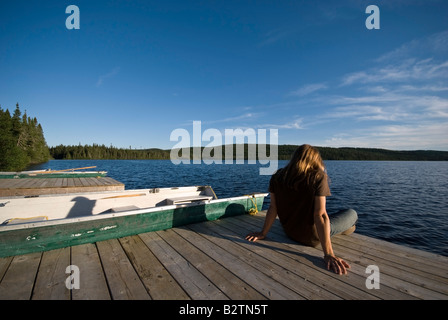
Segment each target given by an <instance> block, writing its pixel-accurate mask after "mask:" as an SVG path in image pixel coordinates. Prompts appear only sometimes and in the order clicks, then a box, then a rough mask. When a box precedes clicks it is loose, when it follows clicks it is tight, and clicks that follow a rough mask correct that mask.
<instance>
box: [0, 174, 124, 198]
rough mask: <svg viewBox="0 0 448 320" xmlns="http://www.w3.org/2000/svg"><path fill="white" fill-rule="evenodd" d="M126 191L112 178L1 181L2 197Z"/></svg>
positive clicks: (0, 194)
mask: <svg viewBox="0 0 448 320" xmlns="http://www.w3.org/2000/svg"><path fill="white" fill-rule="evenodd" d="M114 190H118V191H120V190H124V184H123V183H121V182H118V181H116V180H114V179H112V178H110V177H84V178H82V177H81V178H23V179H0V197H14V196H39V195H51V194H67V193H80V192H97V191H114Z"/></svg>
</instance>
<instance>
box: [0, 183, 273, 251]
mask: <svg viewBox="0 0 448 320" xmlns="http://www.w3.org/2000/svg"><path fill="white" fill-rule="evenodd" d="M266 196H267V194H266V193H255V194H251V195H243V196H238V197H230V198H223V199H218V198H217V196H216V194H215V192H214V191H213V189H212V188H211V187H210V186H192V187H179V188H154V189H136V190H125V191H108V192H89V193H83V194H69V195H51V196H47V195H44V196H37V197H11V198H0V257H6V256H12V255H19V254H25V253H30V252H37V251H46V250H52V249H57V248H63V247H68V246H74V245H78V244H84V243H93V242H97V241H102V240H107V239H112V238H119V237H124V236H129V235H135V234H139V233H143V232H149V231H157V230H165V229H169V228H172V227H177V226H182V225H186V224H190V223H196V222H201V221H206V220H216V219H219V218H225V217H228V216H235V215H240V214H246V213H251V214H253V213H256V212H257V211H258V209H261V208H262V205H263V201H264V198H265V197H266Z"/></svg>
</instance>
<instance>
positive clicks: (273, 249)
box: [213, 216, 378, 299]
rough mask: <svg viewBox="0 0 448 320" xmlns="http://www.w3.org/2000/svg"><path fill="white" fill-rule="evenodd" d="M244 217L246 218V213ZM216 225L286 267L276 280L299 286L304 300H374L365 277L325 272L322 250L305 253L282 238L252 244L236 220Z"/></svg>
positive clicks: (249, 247)
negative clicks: (366, 289) (285, 243)
mask: <svg viewBox="0 0 448 320" xmlns="http://www.w3.org/2000/svg"><path fill="white" fill-rule="evenodd" d="M245 218H247V219H250V217H248V216H246V217H245ZM247 219H244V220H247ZM241 220H243V219H241ZM216 224H217V225H216V226H214V227H213V230H216V232H219V233H220V234H225V235H226V237H228V238H229V239H235V240H234V242H235V243H238V244H239V246H241V247H243V248H245V249H247V250H250V251H251V252H254V253H255V254H257V255H258V256H259V257H260V259H264V260H268V261H270V262H271V263H272V264H273V265H278V266H279V267H282V268H284V269H286V270H287V272H285V273H284V279H279V280H278V281H279V282H282V281H284V283H285V285H287V286H291V287H292V288H299V289H298V290H299V292H300V293H301V294H302V295H304V296H305V297H306V298H307V299H378V298H377V297H375V296H374V295H372V294H370V293H369V292H367V291H365V290H363V289H362V288H363V287H364V288H365V277H359V276H358V275H356V274H353V273H349V274H347V275H344V276H343V277H341V276H340V275H336V274H334V273H333V272H330V271H327V270H326V268H325V265H324V263H323V259H322V252H321V251H320V250H318V249H315V248H308V249H311V250H307V251H306V252H305V251H303V250H292V248H288V247H286V246H285V245H283V242H284V241H286V242H290V240H289V239H286V238H281V239H278V241H276V242H275V243H274V242H271V241H259V242H255V243H252V242H249V241H246V240H245V239H244V236H245V235H246V234H247V233H248V232H249V231H248V230H250V229H249V228H248V227H245V226H244V224H242V223H241V222H240V221H237V222H235V221H228V220H227V219H223V220H221V221H217V222H216ZM260 228H261V226H260ZM220 230H221V231H220ZM302 247H303V246H302ZM300 249H302V248H300ZM234 250H235V249H232V251H234Z"/></svg>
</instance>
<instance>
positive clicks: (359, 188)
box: [32, 160, 448, 256]
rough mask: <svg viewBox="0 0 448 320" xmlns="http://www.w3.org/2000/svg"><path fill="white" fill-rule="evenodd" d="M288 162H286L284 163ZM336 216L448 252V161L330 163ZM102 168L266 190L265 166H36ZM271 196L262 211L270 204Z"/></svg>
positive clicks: (160, 179)
mask: <svg viewBox="0 0 448 320" xmlns="http://www.w3.org/2000/svg"><path fill="white" fill-rule="evenodd" d="M285 164H286V161H279V167H283V166H284V165H285ZM325 164H326V166H327V171H328V175H329V177H330V179H331V182H330V189H331V192H332V196H331V197H328V200H327V211H328V213H329V214H331V213H332V212H335V211H337V210H339V209H342V208H353V209H355V210H356V211H357V212H358V216H359V221H358V225H357V231H356V232H358V233H360V234H364V235H367V236H371V237H375V238H380V239H384V240H387V241H390V242H394V243H398V244H404V245H407V246H411V247H414V248H418V249H422V250H426V251H431V252H434V253H438V254H442V255H445V256H448V162H413V161H412V162H401V161H397V162H395V161H326V162H325ZM87 166H97V168H96V169H94V170H104V171H107V172H108V176H109V177H112V178H114V179H116V180H118V181H120V182H122V183H124V184H125V186H126V189H140V188H156V187H158V188H162V187H173V186H190V185H210V186H212V187H213V189H214V191H215V193H216V194H217V196H218V197H219V198H224V197H229V196H239V195H245V194H250V193H253V192H267V190H268V185H269V179H270V176H262V175H259V167H260V165H259V164H235V163H234V164H231V165H229V164H227V165H226V164H221V165H217V164H214V165H206V164H189V165H188V164H180V165H174V164H173V163H171V161H169V160H52V161H49V162H47V163H45V164H42V165H39V166H37V167H33V168H32V169H48V168H50V169H53V170H58V169H69V168H80V167H87ZM268 205H269V197H268V198H267V199H266V200H265V204H264V207H263V209H267V207H268Z"/></svg>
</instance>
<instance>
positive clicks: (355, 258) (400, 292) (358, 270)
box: [247, 217, 443, 299]
mask: <svg viewBox="0 0 448 320" xmlns="http://www.w3.org/2000/svg"><path fill="white" fill-rule="evenodd" d="M255 220H258V223H260V226H261V225H262V221H263V220H264V218H263V217H256V218H254V219H250V220H249V219H248V220H247V221H251V222H252V223H253V222H254V221H255ZM260 226H259V227H260ZM268 236H269V238H270V239H272V240H276V241H283V242H284V232H283V230H282V228H281V226H280V224H278V223H277V224H275V225H274V226H273V228H272V229H271V232H270V234H269V235H268ZM352 236H353V235H352ZM352 236H336V237H334V238H333V241H334V242H337V240H336V239H338V237H339V239H341V241H343V240H344V239H345V240H347V241H348V239H350V238H351V237H352ZM285 244H286V245H287V246H289V247H297V245H296V244H293V242H291V243H286V242H285ZM335 247H336V248H337V249H336V254H337V255H340V256H342V257H343V258H345V259H347V261H348V262H349V263H350V264H351V266H352V268H351V270H350V273H355V274H358V275H359V276H360V277H363V276H364V277H367V276H368V275H367V274H366V273H365V272H366V268H367V266H368V265H370V264H375V263H372V261H370V263H369V262H368V261H366V260H364V258H363V257H364V256H365V255H366V250H365V249H364V250H360V251H354V250H352V251H350V250H344V249H343V248H342V247H340V246H338V245H337V244H336V245H335ZM303 249H304V250H309V249H311V248H309V249H308V248H307V247H303ZM376 259H377V260H376V262H378V259H380V258H376ZM373 262H374V261H373ZM380 270H381V279H382V280H381V284H382V285H381V290H369V292H370V293H372V294H374V295H376V296H378V297H380V298H382V299H416V298H426V299H431V298H439V299H440V298H442V297H443V295H442V296H441V295H438V294H433V293H432V292H431V291H427V290H426V289H425V288H420V287H419V286H416V285H414V284H412V283H409V282H408V281H406V280H403V279H397V278H394V277H392V276H390V275H389V274H388V270H387V268H385V267H384V266H382V265H381V266H380ZM398 270H400V269H398ZM383 271H384V273H383ZM389 273H390V272H389ZM357 287H358V288H361V287H364V288H365V285H364V286H363V285H362V284H361V285H359V284H358V285H357ZM423 292H424V293H423Z"/></svg>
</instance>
